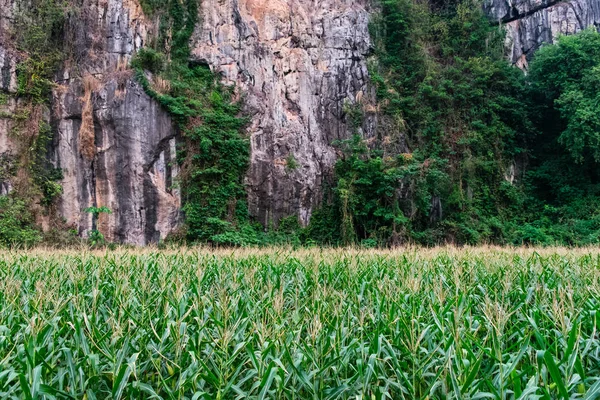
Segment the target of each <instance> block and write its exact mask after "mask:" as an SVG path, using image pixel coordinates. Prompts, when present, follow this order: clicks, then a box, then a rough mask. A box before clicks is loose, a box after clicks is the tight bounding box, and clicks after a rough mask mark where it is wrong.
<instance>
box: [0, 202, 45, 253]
mask: <svg viewBox="0 0 600 400" xmlns="http://www.w3.org/2000/svg"><path fill="white" fill-rule="evenodd" d="M41 239H42V236H41V234H40V232H39V231H38V230H37V228H36V227H35V221H34V220H33V216H32V215H31V212H30V211H29V207H28V205H27V203H26V202H25V201H23V200H21V199H18V198H14V197H13V196H0V246H2V247H19V246H26V247H29V246H33V245H35V244H36V243H39V241H40V240H41Z"/></svg>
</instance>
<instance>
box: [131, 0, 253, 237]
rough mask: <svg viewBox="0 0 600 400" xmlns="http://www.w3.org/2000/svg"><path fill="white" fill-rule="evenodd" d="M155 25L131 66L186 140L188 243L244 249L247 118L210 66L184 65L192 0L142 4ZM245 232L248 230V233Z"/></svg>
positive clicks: (184, 171)
mask: <svg viewBox="0 0 600 400" xmlns="http://www.w3.org/2000/svg"><path fill="white" fill-rule="evenodd" d="M143 4H144V9H145V10H146V11H147V12H149V13H151V14H153V15H155V16H156V18H159V20H160V34H159V37H158V38H157V39H156V41H155V43H154V45H153V48H148V49H143V50H141V51H140V52H138V54H137V56H136V57H135V59H134V60H133V62H132V65H133V66H134V67H135V68H136V69H137V77H138V80H139V81H140V82H141V84H142V85H143V86H144V88H145V90H146V91H147V93H149V94H150V95H151V96H152V97H154V98H155V99H156V100H157V101H158V102H159V103H160V104H161V105H162V106H163V107H165V109H167V110H168V111H169V112H170V114H171V115H172V117H173V119H174V120H175V122H176V123H177V125H178V127H179V129H180V130H181V132H182V134H183V138H184V139H185V146H184V147H183V148H182V149H181V151H180V154H179V160H180V163H181V167H182V174H181V185H182V191H183V201H184V207H183V210H184V212H185V217H186V225H187V237H188V239H189V240H193V241H209V242H213V243H224V244H244V243H247V242H248V241H251V240H252V235H244V234H243V233H240V232H241V231H243V230H244V229H241V228H242V227H241V225H243V224H247V223H246V218H245V216H244V212H243V210H244V209H245V205H244V199H245V191H244V186H243V177H244V174H245V172H246V170H247V168H248V162H249V158H250V153H249V141H248V139H247V138H246V137H245V135H244V133H243V127H244V125H245V122H246V121H245V119H244V118H241V117H240V116H239V115H240V102H239V100H236V99H235V98H234V97H235V96H234V91H233V88H230V87H225V86H224V85H223V84H221V83H220V82H219V80H218V78H217V77H216V76H215V75H214V74H213V73H212V72H211V71H210V69H209V68H208V66H206V65H203V64H201V63H195V62H193V61H191V60H190V49H189V41H190V37H191V35H192V33H193V29H194V27H195V25H196V23H197V10H198V4H197V2H196V0H186V1H184V2H180V1H178V0H171V1H168V2H161V3H158V2H152V1H145V2H144V3H143ZM250 231H251V229H250Z"/></svg>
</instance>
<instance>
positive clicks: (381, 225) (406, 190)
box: [336, 0, 533, 244]
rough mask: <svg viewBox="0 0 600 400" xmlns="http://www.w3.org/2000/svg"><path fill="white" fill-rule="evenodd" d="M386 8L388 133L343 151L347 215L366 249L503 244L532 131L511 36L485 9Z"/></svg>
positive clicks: (405, 3) (464, 0) (377, 61)
mask: <svg viewBox="0 0 600 400" xmlns="http://www.w3.org/2000/svg"><path fill="white" fill-rule="evenodd" d="M379 5H380V7H381V12H380V14H379V17H378V18H376V19H375V21H374V22H373V24H372V37H373V39H374V42H375V45H376V54H375V57H374V58H373V59H372V60H371V63H370V72H371V76H372V80H373V84H374V85H375V88H376V89H377V95H378V99H379V107H380V109H381V112H382V114H383V120H384V121H386V123H385V124H384V126H385V131H382V132H380V135H379V136H378V138H376V139H377V140H376V141H375V142H373V141H370V142H369V145H368V146H367V147H365V146H363V148H365V149H366V150H364V151H362V152H361V153H360V154H357V153H356V146H353V147H352V146H351V147H346V150H345V151H344V154H345V156H344V157H343V158H342V159H341V161H340V162H339V163H338V166H337V168H336V173H337V176H338V186H337V192H338V194H339V195H341V194H344V195H345V196H348V197H349V198H348V199H347V201H340V202H339V204H346V205H349V206H348V207H349V208H347V209H346V211H347V212H348V213H349V215H350V218H351V219H352V222H353V223H352V224H351V225H352V226H353V227H354V230H355V234H356V236H357V237H358V239H362V240H365V239H369V238H375V239H376V240H377V242H378V243H379V244H390V243H397V242H398V241H399V240H415V241H418V242H421V243H427V244H434V243H439V242H443V241H453V242H459V243H480V242H482V241H500V242H501V241H504V240H505V236H506V235H505V229H506V226H505V223H507V222H508V219H509V217H511V218H512V217H513V215H512V214H514V209H518V208H519V201H518V198H519V196H518V193H519V190H520V189H519V188H518V187H517V186H514V185H512V184H511V183H509V182H508V181H507V180H506V177H505V175H506V173H507V171H508V170H509V167H510V165H511V164H512V163H513V160H515V159H518V158H519V157H520V156H521V155H522V153H523V151H524V150H523V149H524V146H525V142H526V140H527V138H528V137H530V136H531V135H532V134H533V128H532V125H531V123H530V121H529V116H528V115H527V109H528V107H527V100H526V90H525V80H524V76H523V74H522V73H521V71H519V70H518V69H516V68H513V67H511V66H510V65H509V64H508V62H507V61H506V60H505V59H504V57H503V52H502V49H503V48H502V43H503V41H502V39H503V32H502V31H500V30H499V29H498V28H497V27H494V26H492V25H490V23H489V21H488V20H487V19H486V18H485V16H484V15H483V12H482V10H481V4H480V3H479V2H477V1H472V0H460V1H450V2H443V3H441V2H440V3H438V2H426V3H423V2H417V1H415V2H413V1H411V0H382V1H381V2H380V4H379ZM400 137H402V138H404V140H405V142H406V145H405V147H406V148H405V149H404V151H405V152H406V155H401V156H400V158H398V154H397V153H394V152H393V151H389V150H388V148H390V147H393V146H396V147H398V146H399V145H398V143H397V141H398V138H400ZM390 142H392V143H391V145H390ZM407 158H410V162H407V161H406V160H407ZM348 226H350V225H348ZM399 236H400V237H399Z"/></svg>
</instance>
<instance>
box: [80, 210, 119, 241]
mask: <svg viewBox="0 0 600 400" xmlns="http://www.w3.org/2000/svg"><path fill="white" fill-rule="evenodd" d="M85 212H87V213H89V214H92V217H93V220H92V231H91V232H90V234H89V236H88V241H89V243H90V246H92V247H102V246H104V245H105V244H106V239H105V238H104V235H103V234H102V232H100V231H99V230H98V228H97V226H96V224H97V221H98V218H99V217H100V214H112V211H111V210H110V208H108V207H104V206H102V207H88V208H86V209H85Z"/></svg>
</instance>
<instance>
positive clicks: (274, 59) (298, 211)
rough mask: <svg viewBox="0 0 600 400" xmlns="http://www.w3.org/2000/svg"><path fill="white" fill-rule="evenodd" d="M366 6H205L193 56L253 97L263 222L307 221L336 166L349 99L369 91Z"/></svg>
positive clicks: (347, 0) (255, 191) (259, 2)
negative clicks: (292, 164)
mask: <svg viewBox="0 0 600 400" xmlns="http://www.w3.org/2000/svg"><path fill="white" fill-rule="evenodd" d="M366 3H367V2H366V1H364V0H323V1H319V2H315V1H312V0H295V1H284V0H203V1H202V21H203V23H202V25H201V26H199V27H198V29H197V31H196V33H195V35H194V38H193V43H192V48H193V56H194V57H195V58H196V59H198V60H202V61H204V62H207V63H208V64H209V65H210V66H211V68H212V69H213V71H215V72H216V73H219V74H221V75H222V76H223V79H224V81H225V82H229V83H231V84H236V87H237V88H238V90H239V91H240V92H241V93H243V95H244V96H245V97H244V99H245V105H246V112H247V113H248V114H249V115H251V116H252V120H251V123H250V125H249V127H248V134H249V135H250V137H251V146H252V160H251V166H250V170H249V172H248V175H247V179H246V183H247V189H248V201H249V209H250V212H251V214H252V215H254V216H255V217H256V218H257V219H258V220H259V221H260V222H261V223H263V224H264V225H265V226H268V225H270V224H275V225H276V224H277V222H278V221H279V219H280V218H281V217H283V216H288V215H298V216H299V219H300V221H301V223H303V224H307V223H308V222H309V220H310V218H311V215H312V212H313V210H314V208H315V207H316V206H318V204H319V203H320V202H321V199H322V187H323V183H324V180H326V179H327V177H328V176H331V173H332V167H333V165H334V163H335V161H336V153H335V150H334V147H333V146H332V144H333V143H334V142H335V141H336V140H341V139H347V138H349V137H350V136H351V130H350V129H349V126H348V124H347V123H346V122H345V120H344V111H343V109H344V103H345V102H349V103H355V102H356V98H357V95H358V94H359V93H366V92H367V90H368V71H367V63H366V58H367V55H368V54H369V53H370V51H371V41H370V37H369V30H368V25H369V13H368V11H367V9H366ZM366 134H370V133H366ZM292 158H293V159H294V160H295V163H296V164H297V168H295V169H293V170H291V169H290V168H289V167H288V166H287V161H288V160H290V159H292Z"/></svg>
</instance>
